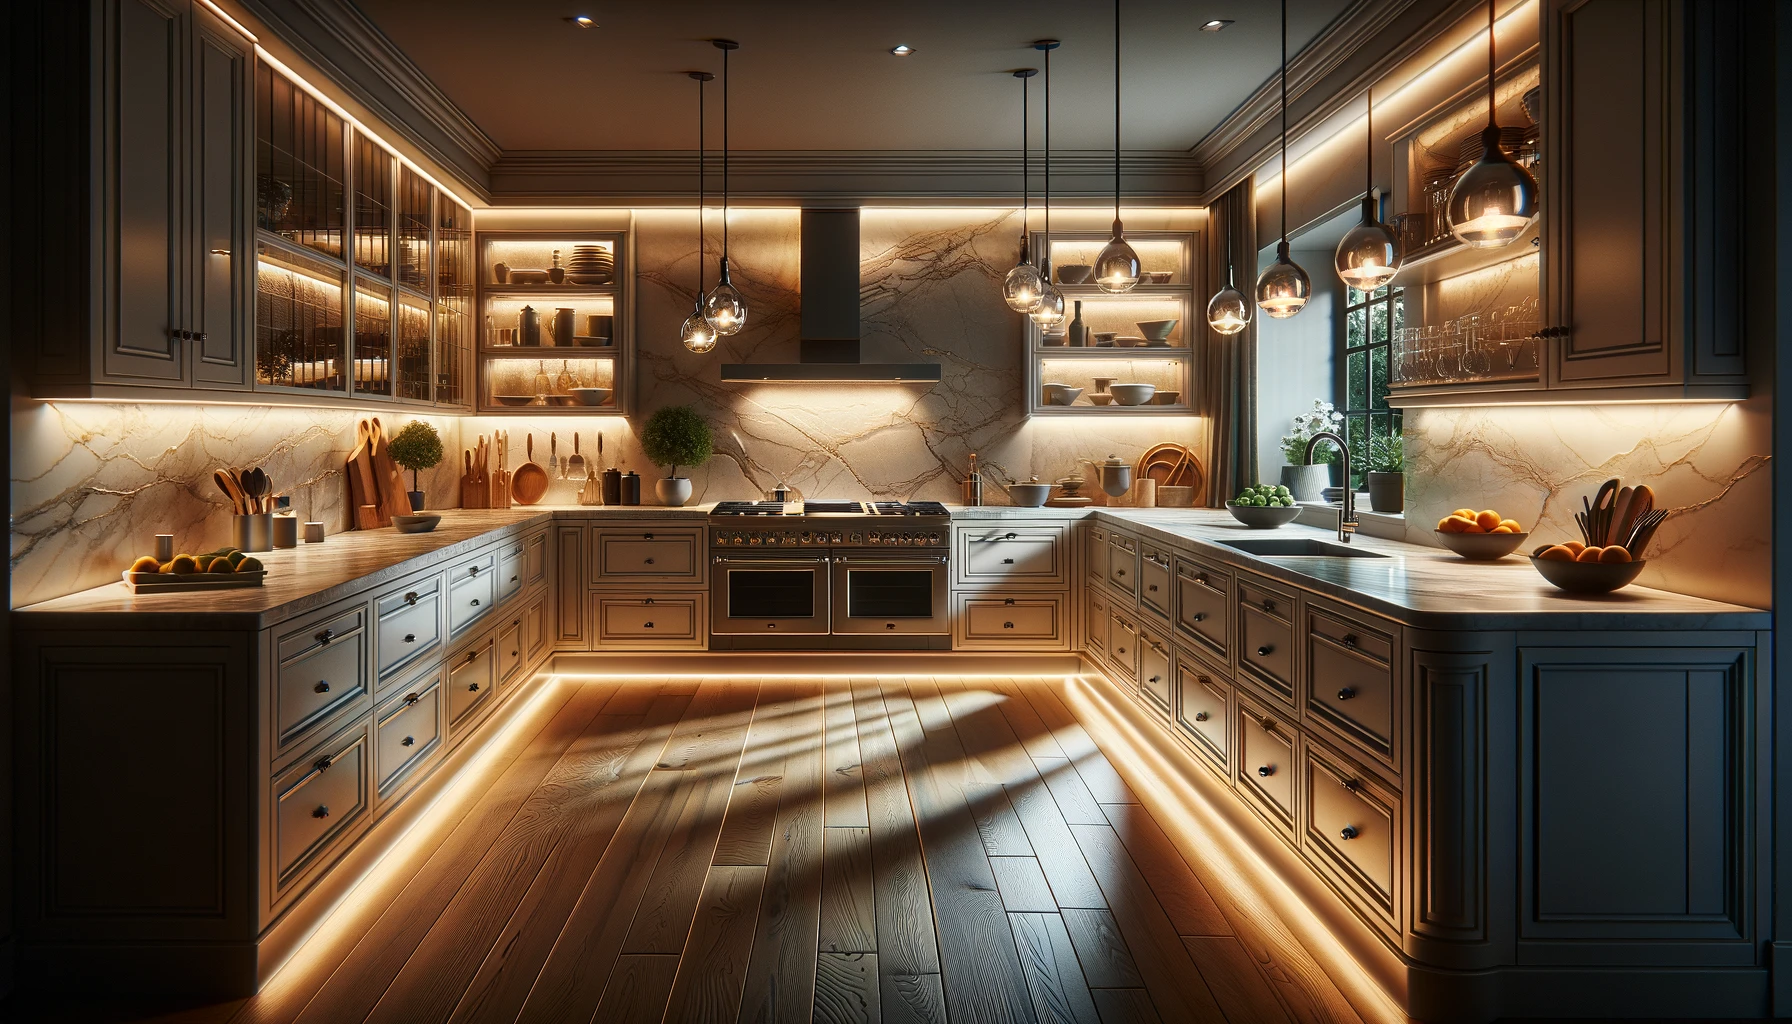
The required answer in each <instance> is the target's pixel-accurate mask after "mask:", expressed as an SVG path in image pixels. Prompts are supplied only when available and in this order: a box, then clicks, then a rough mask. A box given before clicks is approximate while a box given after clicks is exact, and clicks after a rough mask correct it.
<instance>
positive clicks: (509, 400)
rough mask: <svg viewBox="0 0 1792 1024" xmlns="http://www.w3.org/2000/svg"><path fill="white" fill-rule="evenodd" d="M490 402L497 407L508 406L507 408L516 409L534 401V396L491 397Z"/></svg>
mask: <svg viewBox="0 0 1792 1024" xmlns="http://www.w3.org/2000/svg"><path fill="white" fill-rule="evenodd" d="M492 401H494V402H496V403H498V404H499V405H508V406H512V407H517V406H524V405H528V404H529V403H530V402H533V401H535V396H534V395H493V396H492Z"/></svg>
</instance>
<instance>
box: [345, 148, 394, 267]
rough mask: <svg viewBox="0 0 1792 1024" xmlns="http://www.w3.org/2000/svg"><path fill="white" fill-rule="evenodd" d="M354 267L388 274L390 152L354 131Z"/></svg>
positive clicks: (390, 227)
mask: <svg viewBox="0 0 1792 1024" xmlns="http://www.w3.org/2000/svg"><path fill="white" fill-rule="evenodd" d="M354 154H355V266H356V268H358V269H360V270H365V271H367V272H368V273H370V274H375V275H377V276H379V277H383V278H387V279H390V278H391V277H392V154H390V153H388V152H386V151H385V150H384V149H381V148H380V147H379V146H378V145H375V144H374V141H373V140H372V139H369V138H368V137H367V136H365V135H362V134H361V133H360V132H356V133H355V146H354Z"/></svg>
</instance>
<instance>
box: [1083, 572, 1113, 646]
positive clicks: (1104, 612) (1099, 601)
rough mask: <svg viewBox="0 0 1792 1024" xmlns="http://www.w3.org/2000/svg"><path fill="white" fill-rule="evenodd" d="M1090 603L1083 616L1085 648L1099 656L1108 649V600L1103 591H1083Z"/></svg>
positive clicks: (1092, 588)
mask: <svg viewBox="0 0 1792 1024" xmlns="http://www.w3.org/2000/svg"><path fill="white" fill-rule="evenodd" d="M1083 593H1084V596H1085V600H1086V601H1087V602H1088V603H1087V604H1086V605H1085V607H1084V611H1085V613H1086V614H1084V616H1083V646H1084V647H1087V648H1088V649H1089V650H1091V651H1094V652H1096V653H1098V654H1105V653H1107V649H1108V599H1107V598H1105V597H1103V596H1102V594H1101V591H1100V590H1098V589H1096V588H1095V587H1089V588H1087V589H1085V590H1084V591H1083Z"/></svg>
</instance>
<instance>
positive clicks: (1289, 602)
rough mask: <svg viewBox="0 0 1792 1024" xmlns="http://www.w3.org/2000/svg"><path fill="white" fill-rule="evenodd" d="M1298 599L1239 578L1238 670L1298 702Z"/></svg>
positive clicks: (1244, 578)
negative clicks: (1296, 611)
mask: <svg viewBox="0 0 1792 1024" xmlns="http://www.w3.org/2000/svg"><path fill="white" fill-rule="evenodd" d="M1294 608H1295V597H1294V595H1293V594H1292V593H1286V592H1283V591H1281V590H1278V589H1274V588H1270V587H1265V586H1264V585H1263V584H1261V583H1259V582H1258V581H1256V580H1254V579H1247V578H1246V577H1243V576H1241V577H1239V578H1238V667H1239V668H1240V669H1244V670H1248V671H1250V672H1251V673H1252V675H1253V676H1254V677H1255V678H1256V679H1258V680H1260V681H1261V682H1263V683H1264V684H1265V685H1266V686H1268V687H1269V689H1270V691H1271V692H1272V693H1274V694H1275V695H1276V696H1278V697H1280V698H1282V699H1283V700H1284V701H1287V702H1288V703H1289V705H1290V706H1292V705H1293V703H1294Z"/></svg>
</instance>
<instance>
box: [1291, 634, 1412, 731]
mask: <svg viewBox="0 0 1792 1024" xmlns="http://www.w3.org/2000/svg"><path fill="white" fill-rule="evenodd" d="M1393 649H1394V644H1393V640H1392V638H1391V637H1389V636H1388V635H1386V634H1383V633H1379V632H1377V631H1374V630H1371V629H1369V628H1367V627H1365V626H1360V625H1357V624H1355V623H1351V622H1349V621H1347V620H1344V619H1342V618H1338V617H1334V616H1330V615H1327V614H1325V613H1323V612H1319V611H1316V610H1314V609H1311V608H1309V609H1308V611H1307V680H1308V685H1307V710H1308V711H1309V712H1311V713H1312V714H1313V715H1315V716H1316V717H1318V718H1320V719H1323V720H1324V721H1325V722H1326V723H1327V724H1329V725H1332V726H1335V727H1336V728H1337V729H1338V730H1339V731H1340V732H1341V733H1343V734H1344V736H1346V737H1347V738H1349V739H1351V740H1352V741H1354V742H1356V743H1358V744H1361V745H1362V746H1363V748H1364V749H1366V750H1367V751H1369V752H1370V753H1372V754H1374V755H1375V756H1376V757H1377V758H1379V759H1381V760H1382V761H1384V762H1387V763H1389V764H1392V758H1393V755H1394V721H1395V708H1394V680H1395V676H1394V666H1393V663H1392V660H1391V659H1392V653H1393Z"/></svg>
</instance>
